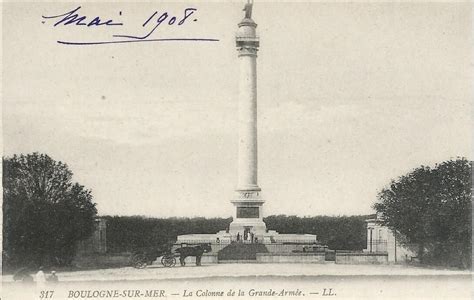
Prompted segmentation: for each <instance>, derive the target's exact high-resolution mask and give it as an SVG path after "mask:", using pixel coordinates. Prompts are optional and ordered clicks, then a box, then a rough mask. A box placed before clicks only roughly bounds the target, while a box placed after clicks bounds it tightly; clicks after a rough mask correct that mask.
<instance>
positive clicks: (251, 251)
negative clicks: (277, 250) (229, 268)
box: [217, 243, 268, 262]
mask: <svg viewBox="0 0 474 300" xmlns="http://www.w3.org/2000/svg"><path fill="white" fill-rule="evenodd" d="M257 253H268V250H267V248H266V247H265V245H263V244H244V243H232V244H230V245H228V246H227V247H225V248H223V249H222V250H220V251H219V252H218V254H217V257H218V259H219V262H220V261H228V260H241V261H243V260H245V261H246V260H252V261H255V260H256V259H257Z"/></svg>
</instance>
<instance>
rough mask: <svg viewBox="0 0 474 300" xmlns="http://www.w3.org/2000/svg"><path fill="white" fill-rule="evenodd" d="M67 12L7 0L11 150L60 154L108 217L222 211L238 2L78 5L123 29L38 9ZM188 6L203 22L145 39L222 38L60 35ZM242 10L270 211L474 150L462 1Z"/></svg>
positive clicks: (129, 27) (291, 209) (262, 182)
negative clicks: (118, 40) (249, 13)
mask: <svg viewBox="0 0 474 300" xmlns="http://www.w3.org/2000/svg"><path fill="white" fill-rule="evenodd" d="M77 6H78V5H76V4H72V3H57V4H52V3H49V4H37V5H35V6H31V5H30V4H28V3H5V4H4V6H3V32H2V35H3V48H2V50H3V74H2V75H3V80H2V85H3V91H2V93H3V95H2V98H3V99H2V100H3V106H2V110H3V151H4V155H6V156H11V155H13V154H15V153H16V154H20V153H24V154H26V153H31V152H35V151H36V152H41V153H46V154H48V155H50V156H51V157H52V158H53V159H56V160H60V161H63V162H65V163H67V164H68V166H69V167H70V169H71V170H72V171H73V173H74V180H75V181H77V182H79V183H81V184H83V185H85V186H86V187H87V188H89V189H91V190H92V193H93V196H94V201H95V202H96V203H97V207H98V211H99V214H101V215H107V214H110V215H145V216H151V217H172V216H187V217H190V216H204V217H229V216H230V215H232V211H233V206H232V204H231V203H230V200H231V199H232V197H233V191H234V189H235V187H236V184H237V142H238V135H237V133H238V128H237V110H238V107H237V97H238V78H239V75H238V72H239V61H238V57H237V51H236V49H235V45H234V43H235V41H234V38H235V32H236V29H237V23H238V22H239V21H240V20H241V19H242V17H243V12H242V8H243V3H241V2H239V1H233V2H230V3H221V2H213V3H205V2H180V3H164V2H163V3H162V2H155V3H139V4H133V5H131V4H127V3H108V4H97V3H87V2H86V3H84V4H82V7H81V9H80V12H81V13H82V14H84V15H86V16H88V17H90V18H93V17H95V16H101V17H102V18H104V19H114V21H119V22H122V23H124V25H123V26H100V27H94V26H92V27H85V26H74V25H68V26H56V27H54V26H53V22H52V20H50V19H49V20H46V21H45V20H44V19H42V17H41V16H54V15H59V14H62V13H65V12H68V11H70V10H72V9H74V8H76V7H77ZM189 7H193V8H196V9H197V11H196V12H195V14H194V15H193V18H195V19H196V20H197V21H193V20H191V19H190V20H189V22H188V21H186V23H184V24H183V25H182V26H176V25H175V26H165V25H166V24H165V25H163V26H161V25H160V26H159V27H158V28H157V30H155V32H153V34H152V36H151V37H153V38H176V37H179V38H183V37H186V38H189V37H193V38H195V37H199V38H212V39H218V40H219V41H218V42H147V43H129V44H107V45H94V46H70V45H69V46H68V45H63V44H59V43H57V42H56V41H57V40H67V41H104V40H111V39H113V38H111V36H112V35H113V34H134V35H142V34H146V33H147V32H148V31H149V30H150V29H151V27H147V26H145V27H143V26H142V24H143V22H144V21H146V19H147V18H148V17H149V16H151V15H152V14H153V12H154V11H158V12H159V13H160V14H161V13H162V12H165V11H166V12H168V13H169V14H170V15H177V16H182V15H183V11H184V9H185V8H189ZM119 12H122V13H121V14H120V13H119ZM253 18H254V20H255V21H256V23H257V24H258V27H257V30H258V34H259V36H260V44H261V47H260V51H259V54H258V55H259V56H258V71H257V72H258V130H259V133H258V134H259V141H258V142H259V149H258V154H259V182H258V183H259V186H260V187H261V188H262V195H263V197H264V199H265V200H266V202H265V204H264V215H273V214H286V215H299V216H314V215H354V214H370V213H373V212H374V211H373V209H372V205H373V203H374V202H375V201H376V200H377V193H378V192H379V191H380V190H381V189H382V188H384V187H385V186H387V185H388V184H389V183H390V180H392V179H395V178H397V177H398V176H400V175H403V174H405V173H407V172H409V171H410V170H412V169H413V168H416V167H418V166H420V165H431V166H432V165H434V164H436V163H438V162H441V161H444V160H447V159H450V158H455V157H458V156H463V157H467V158H469V159H472V155H471V153H472V152H471V137H472V131H471V130H472V127H471V113H472V110H471V102H470V99H471V95H472V90H471V82H470V79H471V77H470V76H471V73H470V64H471V61H470V52H471V48H470V45H471V43H472V37H471V34H470V31H471V9H470V5H469V4H468V3H437V4H436V3H422V4H421V3H381V4H373V3H372V4H370V3H352V4H348V3H324V2H301V3H281V2H280V3H272V2H259V1H257V2H256V3H255V4H254V9H253ZM19 20H21V22H19ZM42 21H45V23H44V24H43V23H42ZM150 24H151V23H150Z"/></svg>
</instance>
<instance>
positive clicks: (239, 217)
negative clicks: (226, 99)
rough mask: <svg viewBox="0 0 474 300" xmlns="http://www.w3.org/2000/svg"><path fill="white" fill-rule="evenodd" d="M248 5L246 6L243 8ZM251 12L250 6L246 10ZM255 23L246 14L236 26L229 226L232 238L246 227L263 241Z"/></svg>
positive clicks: (263, 225) (257, 41)
mask: <svg viewBox="0 0 474 300" xmlns="http://www.w3.org/2000/svg"><path fill="white" fill-rule="evenodd" d="M247 7H249V6H246V8H247ZM250 10H251V7H250ZM256 27H257V24H256V23H255V22H254V21H253V20H252V19H251V18H250V13H248V14H246V17H245V18H244V19H243V20H242V21H241V22H240V23H239V30H238V31H237V36H236V39H235V40H236V46H237V51H238V55H239V65H240V75H239V76H240V77H239V162H238V172H239V173H238V183H237V189H236V195H235V198H234V199H233V200H231V202H232V203H233V204H234V205H235V208H236V210H235V214H234V216H233V218H234V220H233V222H232V223H231V224H230V226H229V230H230V233H231V234H232V235H233V236H235V235H236V234H237V233H240V235H242V233H243V232H244V230H245V228H249V229H250V230H251V231H252V232H253V233H254V234H256V236H257V237H258V238H259V239H260V240H263V235H264V234H265V232H266V226H265V223H264V222H263V213H262V204H263V203H264V202H265V201H264V200H263V198H262V196H261V193H260V190H261V189H260V187H259V186H258V182H257V169H258V159H257V151H258V149H257V51H258V47H259V39H258V37H257V34H256Z"/></svg>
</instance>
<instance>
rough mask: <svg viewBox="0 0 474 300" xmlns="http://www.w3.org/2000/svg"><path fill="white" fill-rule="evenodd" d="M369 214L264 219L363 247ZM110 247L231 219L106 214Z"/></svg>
mask: <svg viewBox="0 0 474 300" xmlns="http://www.w3.org/2000/svg"><path fill="white" fill-rule="evenodd" d="M369 217H370V216H337V217H329V216H316V217H297V216H286V215H277V216H269V217H266V218H264V222H265V223H266V224H267V228H268V229H269V230H276V231H278V232H280V233H309V234H316V235H317V236H318V241H320V242H321V243H322V244H324V245H327V246H328V247H329V248H330V249H338V250H362V249H364V248H365V246H366V238H367V234H366V224H365V220H366V219H368V218H369ZM104 218H105V219H106V220H107V249H108V250H109V251H110V252H133V251H137V250H142V249H148V248H150V249H152V248H153V247H160V246H162V245H166V244H170V243H173V242H175V241H176V237H177V236H178V235H181V234H193V233H216V232H218V231H220V230H226V229H227V228H228V227H229V224H230V223H231V222H232V218H161V219H160V218H146V217H142V216H131V217H126V216H105V217H104Z"/></svg>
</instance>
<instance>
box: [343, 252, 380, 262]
mask: <svg viewBox="0 0 474 300" xmlns="http://www.w3.org/2000/svg"><path fill="white" fill-rule="evenodd" d="M387 263H388V254H387V253H363V252H360V253H338V252H336V264H352V265H355V264H387Z"/></svg>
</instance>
